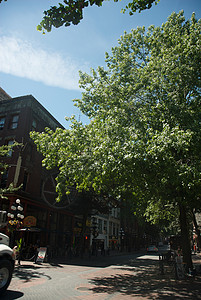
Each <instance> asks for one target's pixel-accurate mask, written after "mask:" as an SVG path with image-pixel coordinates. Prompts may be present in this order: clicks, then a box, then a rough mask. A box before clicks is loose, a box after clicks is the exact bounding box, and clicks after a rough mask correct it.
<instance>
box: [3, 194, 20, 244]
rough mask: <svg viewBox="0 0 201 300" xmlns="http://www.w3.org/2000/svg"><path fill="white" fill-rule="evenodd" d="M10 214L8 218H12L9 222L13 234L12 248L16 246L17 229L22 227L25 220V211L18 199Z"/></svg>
mask: <svg viewBox="0 0 201 300" xmlns="http://www.w3.org/2000/svg"><path fill="white" fill-rule="evenodd" d="M10 210H11V211H10V212H9V213H8V214H7V216H8V218H10V220H9V222H8V225H9V226H8V230H9V231H10V232H11V237H12V238H11V246H14V245H13V244H14V241H15V239H14V237H15V236H14V235H15V231H16V230H17V229H20V228H21V227H22V224H23V223H22V220H23V219H24V209H23V206H22V204H21V202H20V199H16V200H15V203H13V204H12V205H11V207H10Z"/></svg>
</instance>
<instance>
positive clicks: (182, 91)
mask: <svg viewBox="0 0 201 300" xmlns="http://www.w3.org/2000/svg"><path fill="white" fill-rule="evenodd" d="M200 33H201V20H196V18H195V15H194V14H193V15H192V17H191V19H190V20H187V21H185V17H184V14H183V12H180V13H179V14H176V13H172V14H171V16H170V17H169V18H168V20H167V22H165V23H164V24H162V26H161V27H155V26H150V27H149V28H148V29H147V30H146V29H145V28H144V27H139V28H137V29H133V30H132V32H131V33H125V34H124V35H123V36H122V37H121V38H120V39H119V41H118V43H119V44H118V46H117V47H114V48H112V51H111V55H109V54H108V53H106V63H107V68H106V69H104V68H103V67H98V69H97V71H95V70H93V69H92V70H91V74H90V75H89V74H86V73H82V72H80V87H82V88H83V89H84V92H83V94H82V99H76V100H75V104H76V105H77V106H78V107H79V108H80V109H81V111H82V112H83V113H84V114H86V115H87V116H89V118H90V119H91V122H90V124H88V125H83V124H82V123H80V122H78V121H76V120H75V118H73V117H72V118H71V121H72V123H71V128H70V129H68V130H62V129H57V130H56V132H52V131H50V130H49V129H47V131H46V132H44V133H42V134H40V133H32V134H31V136H32V138H33V139H34V141H35V143H36V144H37V146H38V149H39V150H40V151H41V152H42V153H43V155H44V160H43V164H44V165H45V166H46V167H47V168H52V167H55V166H57V167H59V176H58V178H57V182H58V184H57V191H58V194H59V195H60V194H62V193H63V192H64V191H65V190H67V189H68V186H69V185H73V184H74V183H76V186H77V188H78V189H79V190H88V189H91V188H93V189H94V190H95V191H96V192H97V193H101V191H104V192H105V193H109V194H110V195H112V196H113V197H117V198H118V197H119V198H121V199H123V198H126V197H127V195H128V194H129V197H133V201H136V203H137V204H138V206H139V207H141V209H143V210H145V209H146V207H147V214H150V209H151V207H155V206H156V203H158V201H160V207H161V208H162V207H164V210H165V209H166V208H168V207H173V206H174V205H177V204H178V203H182V204H183V205H185V206H186V207H187V206H188V207H196V206H199V205H200V191H201V157H200V156H201V154H200V147H201V130H200V120H201V103H200V102H201V97H200V96H201V95H200V92H201V77H200V74H201V65H200V57H201V56H200V54H201V53H200V52H201V39H200ZM172 204H173V206H172ZM166 211H167V209H166ZM161 215H163V214H161ZM163 218H164V219H165V218H166V216H165V215H164V216H163Z"/></svg>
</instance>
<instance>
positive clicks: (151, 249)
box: [147, 245, 158, 253]
mask: <svg viewBox="0 0 201 300" xmlns="http://www.w3.org/2000/svg"><path fill="white" fill-rule="evenodd" d="M147 252H155V253H157V252H158V248H157V247H156V245H150V246H148V247H147Z"/></svg>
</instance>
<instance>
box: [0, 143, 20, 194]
mask: <svg viewBox="0 0 201 300" xmlns="http://www.w3.org/2000/svg"><path fill="white" fill-rule="evenodd" d="M17 145H18V144H17V143H15V144H13V145H9V146H7V145H3V146H1V147H0V174H1V176H2V175H3V174H4V173H5V172H6V170H7V168H8V165H7V164H6V162H5V158H6V156H8V154H9V152H10V151H12V149H13V147H15V146H17ZM16 190H17V188H14V187H13V184H12V183H11V184H10V185H9V187H7V188H6V187H5V188H0V198H6V197H5V194H6V193H8V192H13V191H16Z"/></svg>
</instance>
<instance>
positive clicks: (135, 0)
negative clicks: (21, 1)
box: [0, 0, 160, 33]
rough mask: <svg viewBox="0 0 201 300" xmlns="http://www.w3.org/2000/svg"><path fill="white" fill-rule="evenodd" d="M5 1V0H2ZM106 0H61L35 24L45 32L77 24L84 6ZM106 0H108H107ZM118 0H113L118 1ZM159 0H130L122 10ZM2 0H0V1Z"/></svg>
mask: <svg viewBox="0 0 201 300" xmlns="http://www.w3.org/2000/svg"><path fill="white" fill-rule="evenodd" d="M4 1H7V0H4ZM104 1H106V0H63V4H62V3H58V6H51V8H50V9H48V10H46V11H44V17H43V19H42V21H41V23H40V25H38V26H37V29H38V30H39V31H42V30H43V33H44V30H46V31H47V32H49V31H51V29H52V26H53V27H55V28H58V27H61V26H63V25H64V26H70V25H71V24H73V25H77V24H79V23H80V21H81V20H82V19H83V10H84V8H86V7H88V6H92V5H97V6H99V7H100V6H102V4H103V2H104ZM107 1H108V0H107ZM118 1H119V0H114V2H118ZM159 1H160V0H132V1H130V2H129V3H128V4H127V5H126V6H125V9H123V10H122V11H123V12H125V11H126V10H128V11H129V14H130V15H133V13H134V12H136V11H139V12H141V11H142V10H145V9H150V8H151V7H152V5H153V3H155V4H157V3H158V2H159ZM1 2H3V0H0V3H1Z"/></svg>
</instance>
